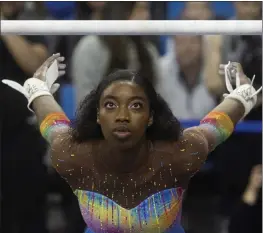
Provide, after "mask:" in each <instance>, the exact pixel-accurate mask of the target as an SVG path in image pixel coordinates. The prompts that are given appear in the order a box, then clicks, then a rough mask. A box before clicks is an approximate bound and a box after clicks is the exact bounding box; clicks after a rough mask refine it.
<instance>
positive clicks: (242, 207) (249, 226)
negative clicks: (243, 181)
mask: <svg viewBox="0 0 263 233" xmlns="http://www.w3.org/2000/svg"><path fill="white" fill-rule="evenodd" d="M248 232H251V233H252V232H253V233H260V232H262V164H259V165H256V166H254V167H253V169H252V171H251V174H250V178H249V182H248V184H247V187H246V189H245V192H244V193H243V195H242V198H241V200H240V201H239V203H238V206H237V207H236V209H235V211H234V213H233V215H232V216H231V218H230V224H229V233H248Z"/></svg>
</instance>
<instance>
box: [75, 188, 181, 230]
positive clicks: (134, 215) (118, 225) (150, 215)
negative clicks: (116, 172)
mask: <svg viewBox="0 0 263 233" xmlns="http://www.w3.org/2000/svg"><path fill="white" fill-rule="evenodd" d="M75 194H76V195H77V197H78V200H79V205H80V209H81V213H82V215H83V218H84V220H85V222H86V224H87V225H88V227H89V229H91V230H92V231H93V232H177V231H173V230H174V229H175V228H176V227H178V225H180V218H181V204H182V197H183V190H182V189H181V188H173V189H166V190H162V191H160V192H157V193H155V194H153V195H151V196H149V197H148V198H146V199H145V200H143V201H142V202H140V203H139V204H138V205H137V206H135V207H133V208H131V209H127V208H124V207H122V206H120V205H119V204H117V203H116V202H115V201H113V200H112V199H110V198H108V197H106V196H104V195H102V194H99V193H96V192H91V191H83V190H76V191H75ZM169 229H170V230H172V231H169ZM178 232H179V231H178ZM180 232H181V231H180Z"/></svg>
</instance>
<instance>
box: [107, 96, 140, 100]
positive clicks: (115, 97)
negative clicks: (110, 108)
mask: <svg viewBox="0 0 263 233" xmlns="http://www.w3.org/2000/svg"><path fill="white" fill-rule="evenodd" d="M117 98H118V96H114V95H106V96H104V97H103V99H114V100H115V99H117ZM135 99H139V100H142V101H145V98H144V97H142V96H132V97H131V98H129V100H130V101H132V100H135Z"/></svg>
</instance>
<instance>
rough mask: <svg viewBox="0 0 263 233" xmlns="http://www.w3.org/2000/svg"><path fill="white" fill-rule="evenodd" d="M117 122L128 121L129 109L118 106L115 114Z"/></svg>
mask: <svg viewBox="0 0 263 233" xmlns="http://www.w3.org/2000/svg"><path fill="white" fill-rule="evenodd" d="M116 121H117V122H130V114H129V110H128V109H127V108H126V107H120V108H119V111H118V113H117V115H116Z"/></svg>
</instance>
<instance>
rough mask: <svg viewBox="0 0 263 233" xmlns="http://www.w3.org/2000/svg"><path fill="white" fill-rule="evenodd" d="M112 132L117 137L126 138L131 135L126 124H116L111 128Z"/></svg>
mask: <svg viewBox="0 0 263 233" xmlns="http://www.w3.org/2000/svg"><path fill="white" fill-rule="evenodd" d="M113 134H114V136H116V137H117V138H118V139H127V138H128V137H130V136H131V131H130V130H129V128H128V127H127V126H118V127H116V128H115V129H114V130H113Z"/></svg>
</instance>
